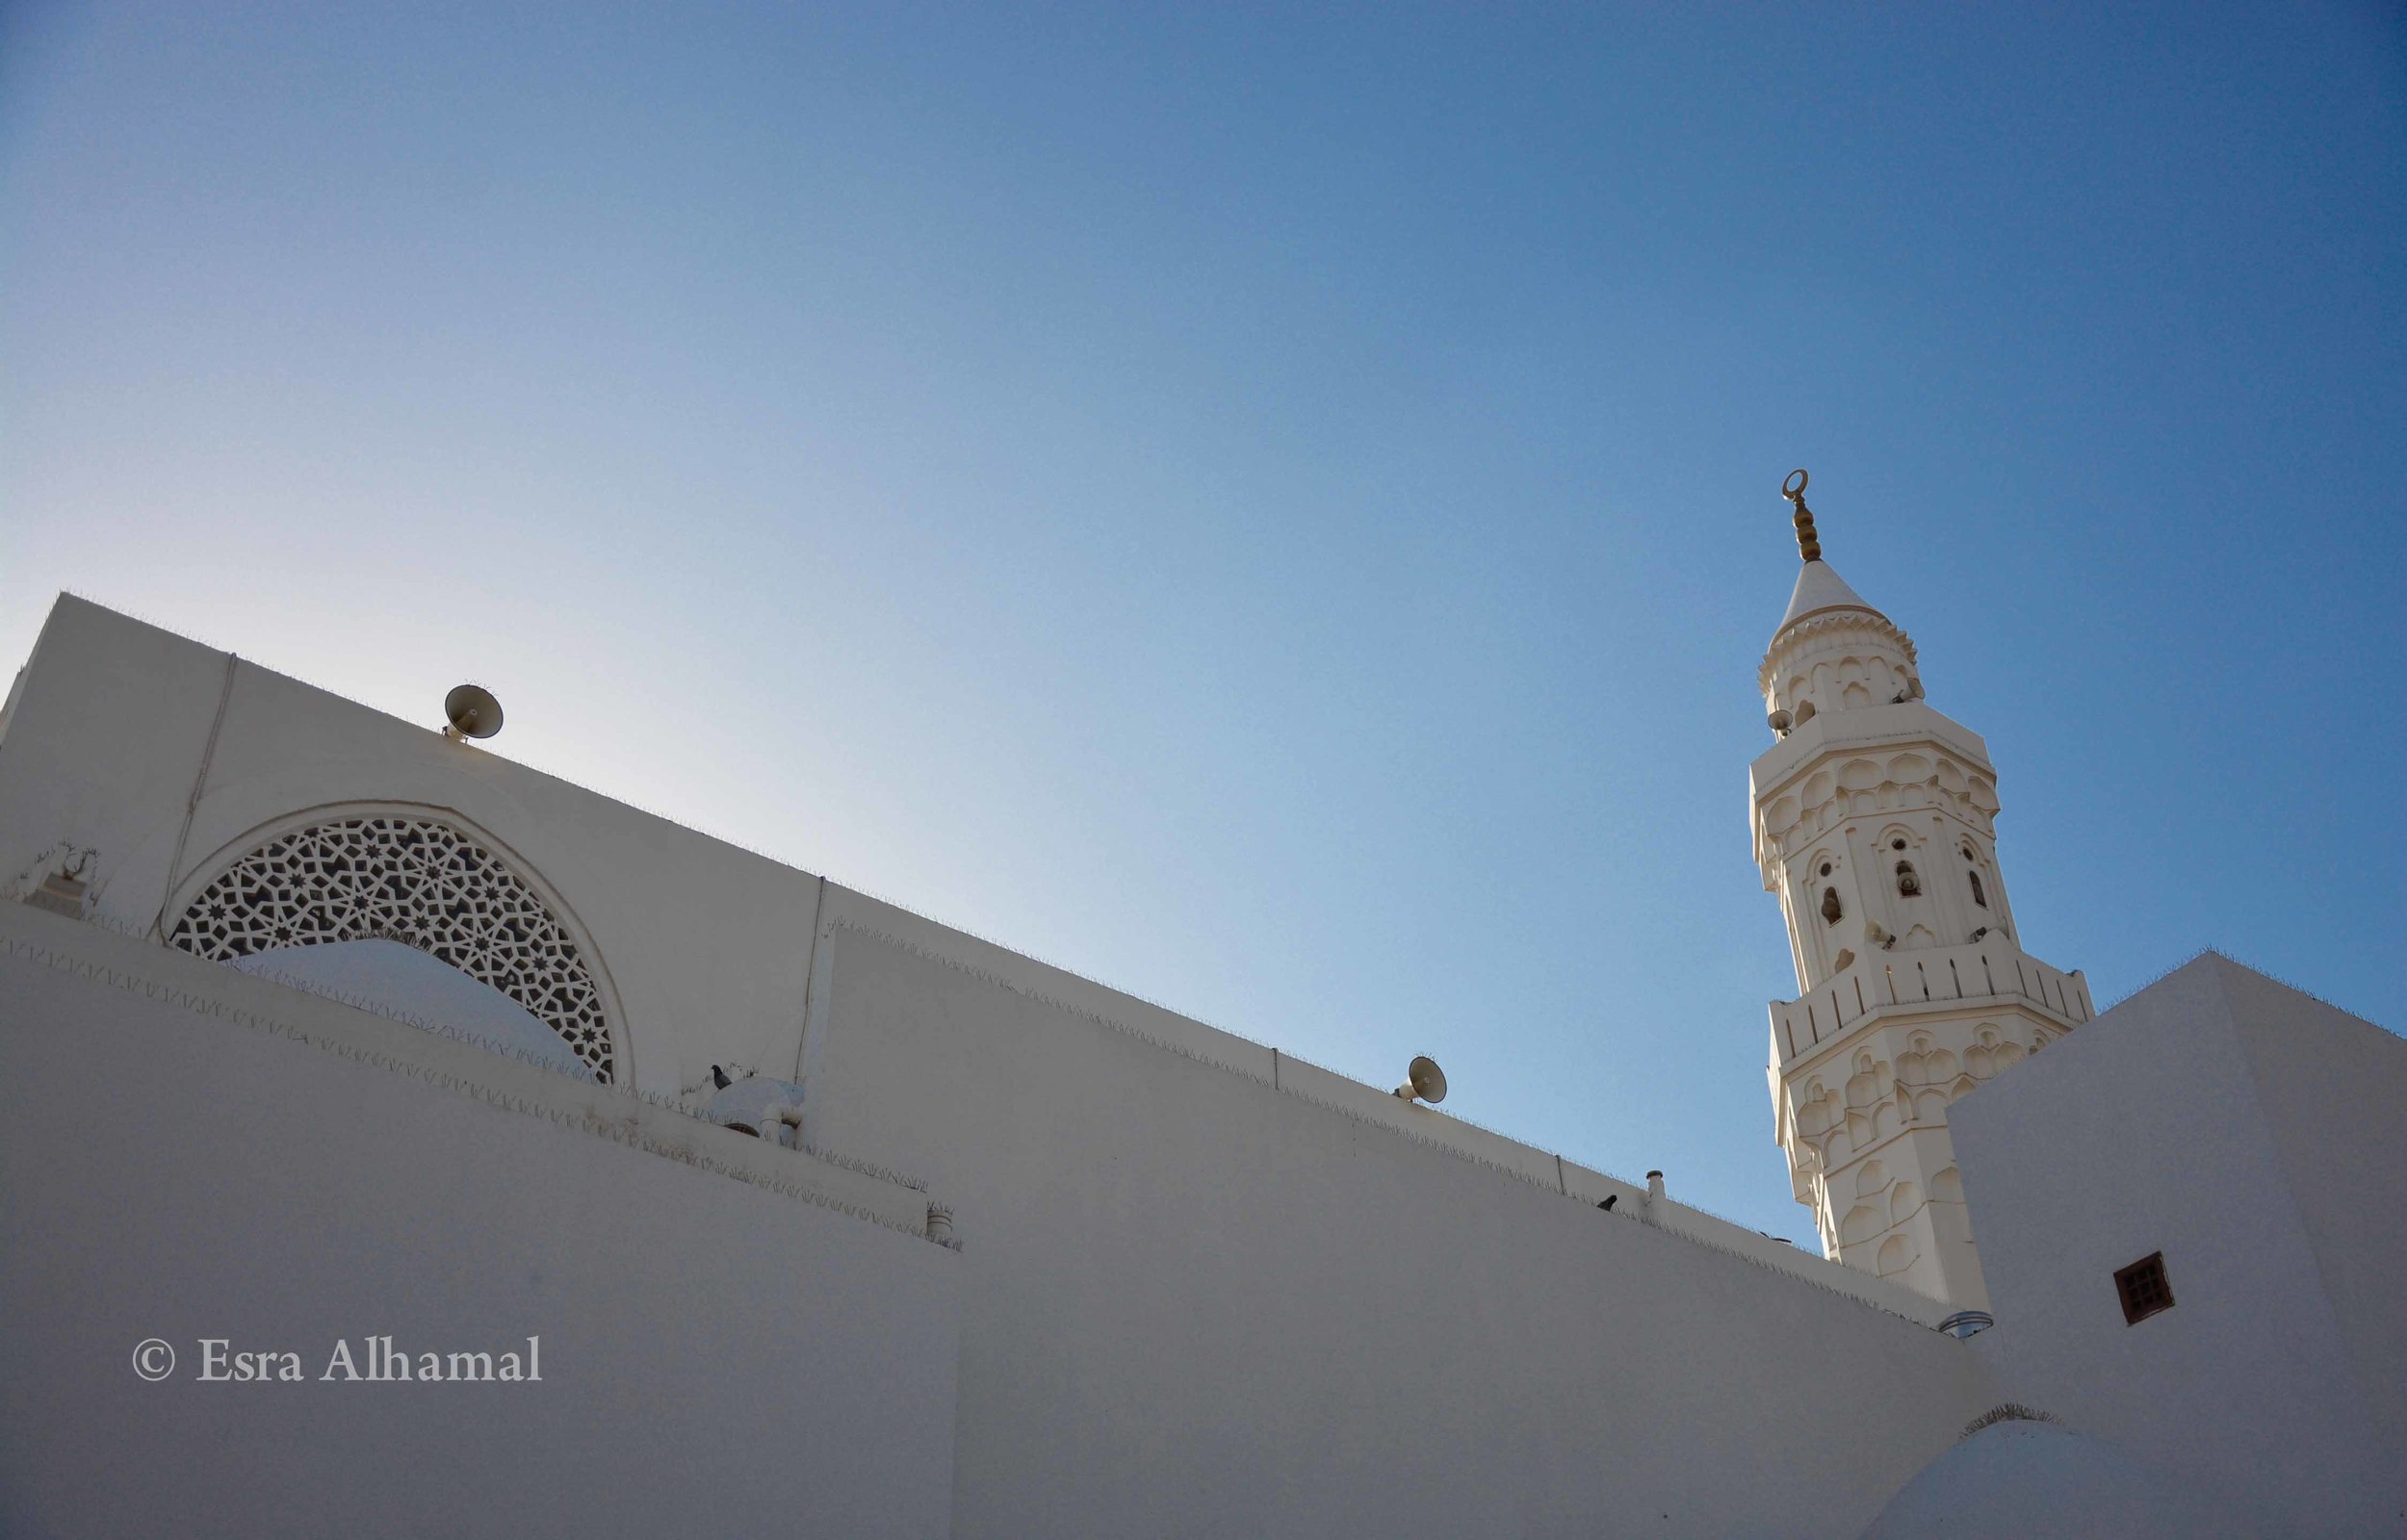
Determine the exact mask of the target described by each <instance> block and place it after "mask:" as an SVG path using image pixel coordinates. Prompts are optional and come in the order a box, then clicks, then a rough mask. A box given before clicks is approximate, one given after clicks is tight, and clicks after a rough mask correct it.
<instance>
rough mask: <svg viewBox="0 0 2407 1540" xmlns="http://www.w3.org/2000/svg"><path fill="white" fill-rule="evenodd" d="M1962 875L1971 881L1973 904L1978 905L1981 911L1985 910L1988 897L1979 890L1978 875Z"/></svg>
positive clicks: (1971, 873) (1987, 904)
mask: <svg viewBox="0 0 2407 1540" xmlns="http://www.w3.org/2000/svg"><path fill="white" fill-rule="evenodd" d="M1964 875H1965V876H1966V877H1968V878H1970V879H1971V880H1972V885H1973V902H1974V903H1976V904H1979V905H1980V907H1981V908H1982V909H1987V908H1988V907H1989V895H1988V893H1987V892H1985V891H1984V890H1983V889H1982V888H1981V886H1980V873H1979V872H1966V873H1965V874H1964Z"/></svg>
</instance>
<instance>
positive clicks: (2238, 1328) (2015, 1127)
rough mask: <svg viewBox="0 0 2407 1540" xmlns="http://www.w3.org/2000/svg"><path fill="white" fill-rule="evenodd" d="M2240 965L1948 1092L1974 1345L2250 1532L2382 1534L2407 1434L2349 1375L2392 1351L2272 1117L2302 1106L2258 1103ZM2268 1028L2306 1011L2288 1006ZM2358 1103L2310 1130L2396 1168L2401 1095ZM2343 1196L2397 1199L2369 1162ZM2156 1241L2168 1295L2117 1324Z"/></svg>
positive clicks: (2188, 979)
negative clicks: (1974, 1308) (2130, 1277)
mask: <svg viewBox="0 0 2407 1540" xmlns="http://www.w3.org/2000/svg"><path fill="white" fill-rule="evenodd" d="M2231 967H2232V964H2230V963H2224V962H2222V961H2221V960H2219V959H2213V958H2205V959H2201V960H2199V961H2198V962H2195V963H2190V964H2189V965H2188V966H2187V967H2184V968H2182V969H2181V970H2179V971H2178V972H2176V973H2174V974H2172V975H2170V976H2169V977H2167V978H2165V979H2164V980H2162V981H2161V982H2159V983H2158V984H2156V985H2153V986H2151V987H2150V988H2147V989H2145V990H2143V991H2141V992H2140V993H2139V994H2137V995H2135V996H2133V997H2132V998H2131V999H2129V1000H2127V1001H2125V1002H2123V1003H2122V1004H2121V1005H2118V1006H2116V1007H2115V1008H2114V1009H2113V1010H2111V1011H2109V1012H2107V1013H2105V1014H2102V1015H2100V1016H2099V1017H2098V1018H2097V1019H2096V1020H2094V1021H2092V1022H2090V1023H2089V1024H2088V1025H2086V1026H2084V1027H2083V1028H2082V1030H2081V1031H2079V1032H2077V1033H2075V1034H2073V1035H2072V1036H2071V1037H2069V1038H2067V1039H2065V1040H2062V1041H2061V1042H2058V1043H2056V1044H2053V1045H2051V1046H2050V1047H2049V1049H2048V1050H2047V1052H2046V1053H2044V1054H2041V1055H2039V1056H2037V1057H2035V1058H2033V1059H2032V1060H2030V1061H2029V1062H2027V1063H2025V1064H2024V1065H2020V1066H2019V1067H2018V1068H2016V1070H2015V1071H2014V1073H2013V1074H2011V1075H2006V1076H2001V1077H2000V1078H1999V1079H1997V1080H1996V1081H1994V1082H1992V1083H1990V1084H1989V1085H1987V1086H1985V1087H1983V1088H1982V1089H1981V1090H1980V1091H1976V1092H1975V1093H1973V1094H1972V1095H1970V1096H1967V1097H1965V1098H1963V1099H1962V1100H1960V1101H1958V1102H1957V1103H1955V1104H1954V1106H1953V1107H1951V1108H1950V1109H1949V1114H1948V1116H1949V1123H1950V1127H1951V1131H1952V1133H1953V1135H1954V1142H1955V1151H1956V1156H1957V1159H1958V1161H1959V1163H1960V1165H1961V1168H1962V1170H1963V1178H1964V1188H1965V1193H1966V1196H1967V1199H1968V1201H1969V1203H1970V1206H1971V1209H1972V1216H1973V1224H1974V1229H1975V1232H1976V1234H1977V1235H1978V1236H1979V1237H1980V1256H1981V1266H1982V1270H1983V1271H1984V1273H1985V1275H1986V1277H1987V1279H1988V1284H1989V1291H1990V1297H1991V1299H1992V1301H1993V1308H1994V1310H1995V1312H1996V1314H1997V1317H1998V1324H1997V1326H1996V1327H1995V1328H1994V1329H1992V1330H1990V1331H1987V1332H1984V1333H1982V1334H1981V1335H1980V1336H1979V1337H1976V1338H1974V1339H1973V1342H1974V1344H1975V1346H1976V1347H1978V1348H1980V1350H1981V1351H1982V1352H1983V1353H1984V1354H1985V1355H1987V1356H1988V1357H1989V1358H1991V1360H1992V1361H1993V1362H1995V1363H1996V1364H1997V1365H1998V1367H1999V1372H2000V1374H2001V1377H2002V1379H2003V1380H2004V1382H2005V1386H2006V1390H2007V1392H2008V1393H2009V1394H2010V1395H2012V1396H2013V1397H2014V1398H2015V1399H2019V1400H2024V1401H2027V1402H2030V1403H2031V1404H2033V1405H2036V1406H2039V1407H2041V1408H2043V1409H2046V1410H2049V1411H2053V1412H2056V1413H2058V1415H2060V1416H2062V1417H2063V1418H2064V1419H2066V1421H2067V1422H2069V1423H2070V1424H2072V1425H2074V1426H2076V1427H2078V1428H2082V1429H2083V1430H2086V1431H2089V1432H2092V1433H2096V1434H2099V1435H2101V1436H2103V1437H2106V1438H2109V1439H2111V1440H2113V1441H2114V1442H2116V1443H2118V1444H2120V1445H2122V1446H2123V1447H2124V1448H2126V1449H2127V1450H2130V1451H2131V1452H2132V1453H2133V1454H2135V1456H2137V1457H2139V1458H2140V1459H2142V1460H2143V1461H2144V1462H2146V1463H2148V1464H2150V1465H2153V1466H2155V1467H2156V1468H2158V1469H2159V1470H2161V1471H2163V1472H2165V1473H2166V1474H2167V1475H2169V1476H2173V1477H2174V1478H2176V1479H2177V1480H2179V1481H2182V1482H2186V1483H2192V1484H2195V1485H2196V1486H2198V1487H2199V1488H2200V1489H2202V1490H2207V1491H2212V1492H2217V1493H2221V1494H2223V1495H2224V1497H2225V1498H2226V1499H2227V1500H2228V1501H2232V1502H2234V1503H2235V1504H2237V1505H2238V1506H2239V1508H2240V1510H2241V1511H2242V1512H2244V1513H2245V1514H2246V1515H2247V1517H2248V1519H2249V1522H2250V1523H2251V1524H2252V1525H2253V1526H2254V1527H2257V1528H2258V1529H2260V1530H2262V1531H2263V1532H2265V1533H2267V1534H2284V1535H2306V1534H2348V1535H2355V1534H2377V1533H2380V1534H2388V1533H2395V1532H2397V1528H2398V1524H2399V1519H2400V1517H2401V1514H2402V1510H2407V1492H2402V1490H2401V1483H2400V1477H2399V1474H2398V1473H2399V1470H2400V1455H2401V1453H2402V1452H2407V1451H2402V1450H2398V1449H2397V1448H2395V1447H2389V1446H2386V1445H2385V1442H2384V1435H2383V1424H2382V1422H2381V1419H2380V1418H2379V1417H2377V1416H2376V1415H2375V1407H2374V1405H2373V1404H2372V1403H2369V1401H2368V1398H2367V1396H2366V1395H2365V1394H2364V1392H2363V1389H2362V1387H2363V1386H2365V1385H2366V1384H2368V1383H2373V1382H2379V1381H2382V1380H2384V1379H2385V1378H2386V1377H2387V1379H2388V1380H2389V1381H2390V1382H2391V1383H2392V1384H2395V1382H2396V1380H2397V1379H2398V1378H2399V1377H2400V1376H2401V1375H2402V1373H2407V1365H2402V1364H2400V1363H2398V1362H2396V1361H2395V1360H2393V1361H2390V1362H2384V1361H2382V1360H2383V1356H2384V1355H2385V1354H2387V1353H2389V1352H2392V1351H2394V1349H2393V1348H2391V1347H2386V1346H2384V1341H2383V1339H2380V1338H2376V1337H2368V1336H2364V1335H2360V1334H2358V1333H2356V1332H2352V1331H2346V1330H2344V1329H2343V1324H2342V1322H2341V1320H2340V1319H2339V1318H2338V1317H2337V1315H2336V1314H2335V1311H2334V1308H2333V1303H2332V1299H2331V1297H2330V1296H2328V1295H2327V1293H2326V1290H2325V1287H2324V1279H2323V1276H2322V1273H2321V1272H2320V1270H2318V1266H2317V1258H2316V1249H2315V1246H2314V1245H2313V1244H2312V1242H2311V1239H2310V1234H2309V1230H2308V1227H2307V1224H2306V1223H2305V1222H2304V1221H2303V1220H2302V1218H2301V1210H2300V1206H2299V1204H2298V1201H2297V1199H2296V1197H2295V1193H2294V1188H2293V1184H2292V1182H2291V1178H2290V1175H2289V1173H2287V1172H2286V1171H2285V1169H2284V1166H2283V1163H2282V1161H2281V1159H2280V1156H2279V1152H2278V1146H2277V1143H2276V1140H2275V1135H2274V1127H2275V1125H2276V1122H2277V1121H2281V1120H2288V1119H2291V1118H2293V1117H2296V1116H2297V1109H2295V1108H2288V1107H2282V1106H2280V1105H2278V1104H2277V1105H2276V1106H2275V1109H2274V1111H2273V1112H2272V1113H2271V1114H2269V1113H2268V1110H2267V1102H2266V1100H2265V1098H2264V1097H2261V1095H2260V1093H2259V1091H2258V1087H2257V1084H2256V1082H2255V1080H2254V1077H2253V1075H2252V1072H2251V1065H2250V1062H2249V1058H2248V1056H2247V1054H2246V1053H2244V1052H2243V1049H2242V1046H2241V1035H2240V1032H2239V1029H2238V1028H2236V1026H2235V1024H2234V995H2233V994H2232V992H2231V991H2230V990H2229V988H2227V987H2226V984H2225V977H2224V975H2225V973H2226V971H2227V970H2229V969H2230V968H2231ZM2262 1003H2263V1002H2261V1001H2259V1002H2252V1005H2253V1006H2254V1007H2261V1006H2262ZM2250 1008H2251V1007H2246V1006H2244V1007H2243V1008H2242V1009H2250ZM2251 1030H2252V1031H2254V1030H2259V1029H2256V1028H2252V1029H2251ZM2262 1030H2265V1031H2267V1032H2292V1033H2295V1032H2300V1031H2305V1030H2313V1024H2312V1023H2310V1022H2308V1021H2307V1020H2306V1018H2305V1017H2304V1016H2303V1015H2301V1014H2298V1013H2296V1012H2291V1013H2286V1014H2278V1015H2277V1014H2266V1015H2265V1017H2264V1020H2263V1023H2262ZM2328 1047H2329V1045H2326V1049H2328ZM2326 1049H2317V1050H2315V1051H2314V1052H2313V1054H2312V1055H2311V1056H2302V1062H2304V1060H2305V1059H2306V1058H2307V1057H2312V1058H2314V1059H2317V1060H2328V1064H2329V1066H2330V1067H2331V1068H2334V1069H2337V1070H2342V1071H2344V1070H2345V1068H2346V1063H2347V1061H2348V1060H2349V1058H2350V1057H2351V1056H2350V1055H2349V1054H2348V1053H2347V1051H2346V1050H2344V1049H2342V1050H2339V1051H2331V1052H2329V1053H2328V1055H2327V1051H2326ZM2385 1106H2386V1107H2387V1111H2384V1110H2383V1108H2384V1107H2385ZM2365 1110H2367V1111H2368V1112H2369V1113H2371V1114H2373V1116H2371V1117H2369V1118H2368V1120H2365V1121H2360V1122H2353V1123H2352V1122H2350V1121H2347V1120H2343V1119H2336V1118H2331V1117H2321V1118H2319V1119H2318V1121H2317V1125H2316V1132H2315V1134H2314V1137H2315V1138H2316V1139H2319V1140H2321V1139H2328V1140H2331V1141H2334V1142H2336V1143H2337V1144H2338V1146H2339V1147H2340V1149H2341V1150H2342V1151H2343V1152H2344V1153H2343V1154H2342V1155H2340V1156H2338V1157H2337V1159H2339V1160H2341V1161H2342V1162H2347V1161H2355V1162H2359V1163H2363V1164H2366V1165H2368V1166H2369V1167H2370V1168H2372V1169H2375V1170H2380V1169H2383V1168H2388V1169H2390V1170H2395V1169H2396V1166H2397V1160H2398V1155H2397V1149H2398V1144H2397V1130H2398V1126H2399V1117H2400V1114H2401V1106H2400V1104H2398V1103H2394V1102H2393V1103H2387V1104H2384V1103H2379V1102H2378V1101H2377V1102H2376V1104H2375V1105H2373V1106H2369V1107H2368V1108H2367V1109H2365ZM2386 1185H2387V1186H2388V1193H2387V1196H2385V1195H2384V1194H2383V1193H2382V1192H2381V1189H2382V1188H2383V1187H2385V1186H2386ZM2357 1192H2358V1193H2360V1194H2361V1195H2363V1196H2366V1197H2368V1198H2380V1199H2382V1201H2384V1202H2385V1203H2387V1205H2388V1206H2389V1207H2390V1208H2391V1209H2392V1211H2393V1212H2395V1209H2396V1206H2397V1204H2398V1203H2399V1201H2400V1197H2401V1194H2400V1192H2399V1189H2398V1187H2397V1186H2396V1185H2395V1184H2394V1183H2388V1184H2386V1183H2384V1182H2383V1181H2381V1180H2380V1179H2378V1178H2375V1179H2371V1180H2368V1181H2367V1182H2365V1183H2364V1184H2362V1185H2361V1186H2360V1187H2359V1188H2358V1189H2357ZM2383 1223H2384V1225H2385V1226H2386V1233H2387V1234H2388V1235H2389V1236H2391V1237H2393V1238H2394V1237H2395V1236H2396V1233H2397V1230H2396V1221H2395V1220H2386V1221H2383ZM2385 1244H2390V1243H2385ZM2153 1251H2162V1252H2163V1254H2164V1259H2165V1269H2166V1273H2167V1278H2168V1281H2169V1283H2170V1284H2171V1287H2172V1290H2173V1295H2174V1299H2175V1304H2174V1307H2173V1308H2172V1309H2170V1310H2167V1311H2163V1312H2161V1313H2159V1314H2157V1315H2154V1316H2151V1317H2148V1318H2147V1319H2145V1320H2143V1321H2140V1322H2137V1323H2135V1324H2128V1325H2127V1324H2126V1323H2125V1322H2124V1320H2123V1314H2122V1309H2121V1306H2120V1304H2119V1303H2118V1300H2117V1297H2116V1294H2115V1288H2114V1281H2113V1274H2114V1272H2115V1270H2117V1269H2119V1268H2122V1267H2125V1266H2127V1265H2128V1264H2130V1263H2133V1262H2135V1261H2138V1260H2139V1259H2140V1258H2142V1257H2145V1256H2147V1255H2148V1254H2149V1253H2151V1252H2153ZM2389 1303H2390V1304H2391V1305H2392V1306H2393V1307H2394V1304H2395V1300H2394V1298H2393V1299H2392V1300H2391V1301H2389Z"/></svg>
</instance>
